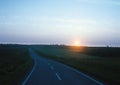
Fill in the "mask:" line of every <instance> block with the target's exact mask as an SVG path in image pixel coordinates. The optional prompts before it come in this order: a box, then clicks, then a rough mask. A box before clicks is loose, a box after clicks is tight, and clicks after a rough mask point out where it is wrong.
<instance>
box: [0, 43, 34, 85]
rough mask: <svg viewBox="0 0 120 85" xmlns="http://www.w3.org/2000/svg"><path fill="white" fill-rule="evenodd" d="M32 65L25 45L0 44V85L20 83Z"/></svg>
mask: <svg viewBox="0 0 120 85" xmlns="http://www.w3.org/2000/svg"><path fill="white" fill-rule="evenodd" d="M32 65H33V60H32V59H31V57H30V56H29V52H28V48H27V47H26V46H22V45H0V85H20V84H21V82H22V80H23V79H24V77H25V75H26V74H27V73H28V71H29V70H30V68H31V67H32Z"/></svg>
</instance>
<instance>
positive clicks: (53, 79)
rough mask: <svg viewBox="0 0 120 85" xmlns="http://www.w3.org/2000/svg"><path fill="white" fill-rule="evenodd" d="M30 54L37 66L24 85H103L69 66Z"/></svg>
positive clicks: (33, 53)
mask: <svg viewBox="0 0 120 85" xmlns="http://www.w3.org/2000/svg"><path fill="white" fill-rule="evenodd" d="M29 52H30V55H31V57H32V58H33V59H34V62H35V64H34V66H33V68H32V70H31V71H30V73H29V75H28V76H27V77H26V79H25V80H24V81H23V82H22V85H103V84H102V83H101V82H98V81H97V80H95V79H93V78H91V77H89V76H88V75H86V74H84V73H82V72H80V71H77V70H75V69H73V68H71V67H69V66H66V65H64V64H62V63H59V62H56V61H53V60H49V59H46V58H43V57H40V56H39V55H38V54H37V53H35V52H34V51H33V50H32V49H29Z"/></svg>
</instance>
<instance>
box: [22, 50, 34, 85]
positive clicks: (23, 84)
mask: <svg viewBox="0 0 120 85" xmlns="http://www.w3.org/2000/svg"><path fill="white" fill-rule="evenodd" d="M29 50H31V49H29ZM30 56H31V55H30ZM33 60H34V59H33ZM35 67H36V62H35V60H34V66H33V68H32V70H31V71H30V73H29V74H28V76H27V77H26V79H25V80H24V81H23V83H22V85H25V84H26V83H27V81H28V79H29V78H30V76H31V75H32V73H33V71H34V70H35Z"/></svg>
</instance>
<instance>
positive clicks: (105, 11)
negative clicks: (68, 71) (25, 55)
mask: <svg viewBox="0 0 120 85" xmlns="http://www.w3.org/2000/svg"><path fill="white" fill-rule="evenodd" d="M76 40H77V41H79V42H80V43H81V45H90V46H91V45H104V46H106V45H112V46H120V1H119V0H0V43H26V44H32V43H40V44H68V45H73V43H74V41H76Z"/></svg>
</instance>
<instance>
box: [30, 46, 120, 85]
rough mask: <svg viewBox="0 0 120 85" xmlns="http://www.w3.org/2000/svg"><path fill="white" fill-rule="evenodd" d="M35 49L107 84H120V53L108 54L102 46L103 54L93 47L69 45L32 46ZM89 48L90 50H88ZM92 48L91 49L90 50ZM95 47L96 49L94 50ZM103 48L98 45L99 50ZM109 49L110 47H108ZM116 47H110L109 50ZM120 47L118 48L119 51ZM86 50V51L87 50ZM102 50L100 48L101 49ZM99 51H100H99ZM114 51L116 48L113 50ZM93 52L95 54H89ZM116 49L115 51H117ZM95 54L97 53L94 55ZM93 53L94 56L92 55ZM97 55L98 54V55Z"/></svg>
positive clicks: (42, 54) (40, 53)
mask: <svg viewBox="0 0 120 85" xmlns="http://www.w3.org/2000/svg"><path fill="white" fill-rule="evenodd" d="M32 47H33V49H34V50H35V51H36V52H37V53H38V54H39V55H41V56H44V57H46V58H50V59H53V60H56V61H59V62H62V63H64V64H67V65H69V66H72V67H74V68H76V69H78V70H80V71H82V72H84V73H86V74H88V75H90V76H92V77H93V78H96V79H98V80H100V81H102V82H103V83H104V84H107V85H120V56H119V55H120V54H119V53H118V54H119V55H118V54H117V55H114V56H115V57H113V55H111V56H109V57H108V56H106V57H105V55H107V54H109V53H107V52H108V51H107V50H106V48H104V49H103V48H102V49H103V50H106V52H105V51H103V52H105V53H104V54H105V55H104V54H102V55H103V56H101V55H100V54H98V55H97V54H96V53H95V52H96V49H94V48H93V47H91V48H90V47H89V48H88V47H86V48H84V47H81V48H78V47H69V46H49V45H47V46H45V45H43V46H42V45H41V46H32ZM86 49H89V51H86ZM90 49H91V50H90ZM93 49H94V50H93ZM99 49H101V48H99V47H97V51H98V50H99ZM107 49H108V48H107ZM111 49H112V50H113V49H115V48H109V50H111ZM118 50H120V48H117V52H118ZM85 51H86V52H85ZM99 51H100V50H99ZM99 51H98V52H99ZM113 51H114V50H113ZM113 51H112V52H113ZM88 52H91V53H93V54H89V53H88ZM115 52H116V51H114V53H115ZM94 54H95V55H94ZM92 55H93V56H92ZM96 55H97V56H96ZM116 56H117V57H116Z"/></svg>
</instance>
